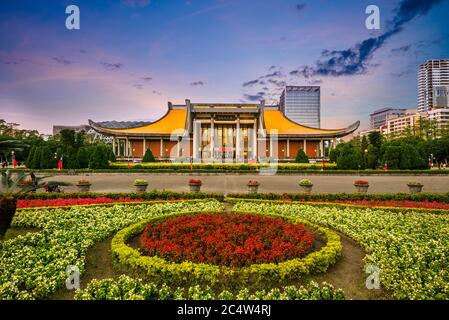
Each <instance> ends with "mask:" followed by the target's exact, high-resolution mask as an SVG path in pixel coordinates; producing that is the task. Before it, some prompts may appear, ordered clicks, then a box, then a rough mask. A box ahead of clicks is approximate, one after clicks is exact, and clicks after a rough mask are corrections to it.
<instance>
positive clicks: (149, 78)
mask: <svg viewBox="0 0 449 320" xmlns="http://www.w3.org/2000/svg"><path fill="white" fill-rule="evenodd" d="M142 80H143V81H147V82H149V81H151V80H153V78H151V77H143V78H142Z"/></svg>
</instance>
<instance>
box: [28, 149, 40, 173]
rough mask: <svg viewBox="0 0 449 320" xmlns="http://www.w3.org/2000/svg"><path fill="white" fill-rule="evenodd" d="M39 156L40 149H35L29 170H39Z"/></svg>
mask: <svg viewBox="0 0 449 320" xmlns="http://www.w3.org/2000/svg"><path fill="white" fill-rule="evenodd" d="M41 155H42V148H41V147H36V150H35V151H34V155H33V159H32V160H31V161H30V169H40V167H41Z"/></svg>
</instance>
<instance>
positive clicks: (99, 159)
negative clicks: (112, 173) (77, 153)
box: [89, 145, 109, 169]
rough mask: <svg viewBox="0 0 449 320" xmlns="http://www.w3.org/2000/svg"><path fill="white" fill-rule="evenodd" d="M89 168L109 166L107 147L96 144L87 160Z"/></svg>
mask: <svg viewBox="0 0 449 320" xmlns="http://www.w3.org/2000/svg"><path fill="white" fill-rule="evenodd" d="M89 168H90V169H105V168H109V160H108V148H107V147H106V146H103V145H97V146H96V147H95V150H94V152H93V154H92V157H91V158H90V161H89Z"/></svg>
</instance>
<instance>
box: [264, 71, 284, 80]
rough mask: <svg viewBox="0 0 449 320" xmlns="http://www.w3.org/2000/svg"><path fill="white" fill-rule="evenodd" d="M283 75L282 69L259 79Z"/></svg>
mask: <svg viewBox="0 0 449 320" xmlns="http://www.w3.org/2000/svg"><path fill="white" fill-rule="evenodd" d="M282 76H283V74H282V72H281V71H275V72H272V73H269V74H266V75H264V76H261V77H259V79H267V78H274V77H276V78H281V77H282Z"/></svg>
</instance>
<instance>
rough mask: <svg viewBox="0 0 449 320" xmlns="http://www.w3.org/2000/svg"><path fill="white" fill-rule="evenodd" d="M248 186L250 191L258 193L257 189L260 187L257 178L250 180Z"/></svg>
mask: <svg viewBox="0 0 449 320" xmlns="http://www.w3.org/2000/svg"><path fill="white" fill-rule="evenodd" d="M247 186H248V192H249V193H257V190H258V189H259V182H258V181H256V180H249V181H248V183H247Z"/></svg>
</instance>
